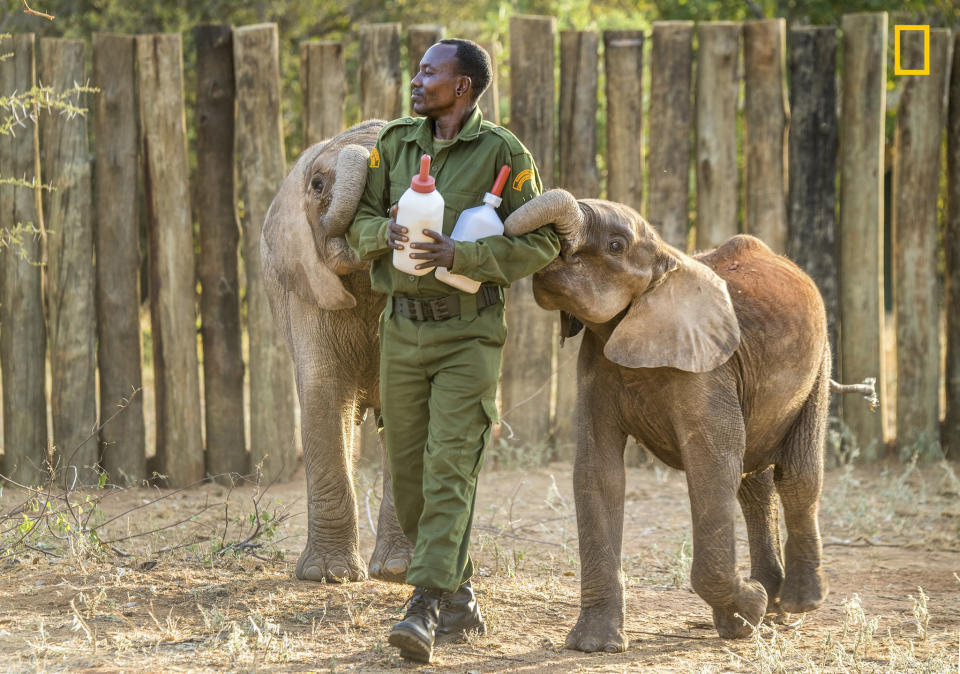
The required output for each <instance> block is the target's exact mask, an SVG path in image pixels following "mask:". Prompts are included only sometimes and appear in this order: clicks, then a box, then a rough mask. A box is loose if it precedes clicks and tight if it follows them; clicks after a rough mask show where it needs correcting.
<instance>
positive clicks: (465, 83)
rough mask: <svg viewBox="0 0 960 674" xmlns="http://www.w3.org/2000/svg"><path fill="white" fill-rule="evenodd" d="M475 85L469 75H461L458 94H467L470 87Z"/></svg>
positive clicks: (458, 82)
mask: <svg viewBox="0 0 960 674" xmlns="http://www.w3.org/2000/svg"><path fill="white" fill-rule="evenodd" d="M472 85H473V80H471V79H470V77H468V76H467V75H461V76H460V77H458V78H457V89H456V93H457V96H465V95H466V94H467V93H468V92H469V91H470V87H471V86H472Z"/></svg>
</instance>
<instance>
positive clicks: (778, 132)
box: [743, 19, 790, 254]
mask: <svg viewBox="0 0 960 674" xmlns="http://www.w3.org/2000/svg"><path fill="white" fill-rule="evenodd" d="M786 32H787V30H786V22H785V21H784V20H783V19H769V20H761V21H748V22H746V24H744V28H743V62H744V71H745V73H746V76H745V79H746V84H745V87H744V94H745V96H744V108H745V113H744V114H745V118H746V125H745V126H746V133H745V135H744V149H743V154H744V155H745V157H746V172H745V175H744V183H745V190H744V194H745V199H746V222H745V224H744V231H747V232H749V233H750V234H753V235H754V236H756V237H759V238H760V239H762V240H763V242H764V243H766V244H767V245H768V246H770V247H771V248H772V249H773V250H774V252H776V253H781V254H783V253H786V252H787V203H786V202H787V195H786V189H787V175H786V173H787V127H788V120H789V119H790V106H789V104H788V103H787V88H786V76H787V75H786V65H785V58H786Z"/></svg>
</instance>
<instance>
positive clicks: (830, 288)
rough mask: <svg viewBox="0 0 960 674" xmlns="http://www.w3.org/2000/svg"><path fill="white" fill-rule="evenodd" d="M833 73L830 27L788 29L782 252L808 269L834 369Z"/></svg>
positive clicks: (834, 404)
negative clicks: (823, 315)
mask: <svg viewBox="0 0 960 674" xmlns="http://www.w3.org/2000/svg"><path fill="white" fill-rule="evenodd" d="M836 73H837V29H836V28H833V27H832V26H831V27H819V26H817V27H813V26H804V27H801V28H794V29H792V30H791V31H790V140H789V143H788V148H789V157H790V168H789V176H790V191H789V194H790V201H789V208H788V218H787V221H788V225H787V231H788V236H787V256H788V257H789V258H790V259H791V260H793V261H794V262H796V263H797V264H798V265H800V267H801V268H802V269H803V270H804V271H806V272H807V273H808V274H810V276H811V278H813V280H814V281H816V283H817V287H818V288H819V289H820V294H821V295H822V296H823V303H824V305H825V306H826V310H827V335H828V337H829V339H830V350H831V354H832V356H833V370H834V372H839V371H840V361H839V355H838V354H839V353H840V341H839V340H840V298H839V295H838V274H837V270H838V268H839V266H840V265H839V261H838V259H837V236H836V206H837V85H836V76H837V75H836ZM841 400H842V397H841V396H836V395H835V396H831V398H830V410H831V414H832V415H833V416H837V417H839V416H840V414H841V409H842V407H841ZM852 402H853V404H862V403H860V401H856V400H854V401H852Z"/></svg>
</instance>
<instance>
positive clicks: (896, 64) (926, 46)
mask: <svg viewBox="0 0 960 674" xmlns="http://www.w3.org/2000/svg"><path fill="white" fill-rule="evenodd" d="M905 30H919V31H921V32H922V33H923V69H921V70H906V69H904V68H901V67H900V33H901V32H903V31H905ZM893 74H894V75H929V74H930V26H894V27H893Z"/></svg>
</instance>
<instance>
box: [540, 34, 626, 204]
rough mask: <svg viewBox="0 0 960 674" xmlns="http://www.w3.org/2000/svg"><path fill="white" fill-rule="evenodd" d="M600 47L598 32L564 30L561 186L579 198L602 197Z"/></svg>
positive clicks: (561, 39) (561, 60)
mask: <svg viewBox="0 0 960 674" xmlns="http://www.w3.org/2000/svg"><path fill="white" fill-rule="evenodd" d="M598 46H599V36H598V35H597V33H596V31H592V30H564V31H560V134H559V136H560V137H559V142H558V145H559V146H560V167H559V168H560V180H559V185H560V186H561V187H563V188H564V189H566V190H569V191H570V192H572V193H573V194H574V195H575V196H576V197H577V198H578V199H591V198H596V197H598V196H600V176H599V174H598V173H597V107H598V101H597V80H598V72H597V68H598V59H599V54H598V50H597V48H598ZM638 100H639V99H638Z"/></svg>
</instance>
